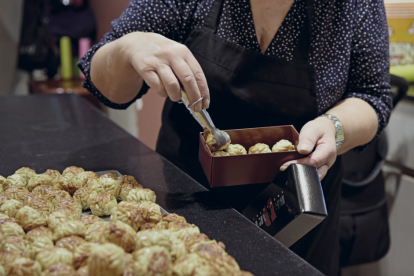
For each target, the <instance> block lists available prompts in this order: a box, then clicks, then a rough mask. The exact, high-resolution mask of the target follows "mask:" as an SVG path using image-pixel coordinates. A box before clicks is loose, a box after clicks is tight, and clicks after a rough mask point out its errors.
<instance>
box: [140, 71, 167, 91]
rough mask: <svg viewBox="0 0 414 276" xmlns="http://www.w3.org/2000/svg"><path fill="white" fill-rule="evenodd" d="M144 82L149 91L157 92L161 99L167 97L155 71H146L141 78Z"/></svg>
mask: <svg viewBox="0 0 414 276" xmlns="http://www.w3.org/2000/svg"><path fill="white" fill-rule="evenodd" d="M142 78H143V79H144V81H145V82H146V83H147V85H148V86H149V87H150V89H151V90H154V91H156V92H157V94H158V95H160V96H161V97H168V94H167V91H166V90H165V88H164V84H163V83H162V80H161V78H160V77H159V76H158V74H157V73H156V72H155V71H148V72H146V73H145V75H143V76H142Z"/></svg>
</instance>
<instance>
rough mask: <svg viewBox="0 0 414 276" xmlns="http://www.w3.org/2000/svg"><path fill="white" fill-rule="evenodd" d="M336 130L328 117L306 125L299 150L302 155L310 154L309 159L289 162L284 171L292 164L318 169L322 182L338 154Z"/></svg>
mask: <svg viewBox="0 0 414 276" xmlns="http://www.w3.org/2000/svg"><path fill="white" fill-rule="evenodd" d="M335 136H336V130H335V126H334V124H333V123H332V121H331V120H330V119H328V118H326V117H318V118H316V119H315V120H312V121H309V122H308V123H307V124H305V125H304V126H303V128H302V130H301V131H300V134H299V144H298V146H297V150H298V151H299V153H301V154H308V153H310V152H312V150H313V149H315V151H313V152H312V153H311V154H309V155H308V156H307V157H305V158H302V159H298V160H294V161H289V162H286V163H285V164H283V165H282V166H281V167H280V170H281V171H284V170H285V169H286V168H287V167H288V166H289V165H290V164H292V163H297V164H304V165H309V166H313V167H316V168H317V169H318V174H319V178H320V179H321V180H322V179H323V178H324V177H325V175H326V173H327V172H328V170H329V168H330V167H331V166H332V165H333V164H334V163H335V160H336V156H337V152H336V141H335Z"/></svg>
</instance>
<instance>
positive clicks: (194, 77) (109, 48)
mask: <svg viewBox="0 0 414 276" xmlns="http://www.w3.org/2000/svg"><path fill="white" fill-rule="evenodd" d="M91 79H92V82H93V83H94V85H95V87H96V88H97V89H98V90H99V91H100V92H101V93H102V94H103V95H104V96H105V97H106V98H108V99H109V100H110V101H112V102H114V103H119V104H122V103H128V102H130V101H131V100H132V99H134V97H135V96H136V95H137V93H138V91H139V90H140V89H141V87H142V84H143V82H144V81H145V82H146V83H147V84H148V86H149V87H150V91H154V92H157V93H158V94H159V95H161V96H163V97H170V99H171V100H172V101H175V102H177V101H179V100H180V99H181V88H180V83H181V84H182V85H183V87H184V91H185V92H186V93H187V97H188V100H189V101H190V103H194V102H195V101H197V100H198V99H200V97H201V96H202V97H204V99H203V101H201V102H199V103H197V104H196V105H194V106H193V107H192V109H193V110H194V111H196V112H199V111H200V110H201V109H202V108H208V107H209V105H210V94H209V91H208V86H207V81H206V78H205V76H204V73H203V70H202V69H201V67H200V65H199V64H198V62H197V60H196V59H195V58H194V56H193V54H192V53H191V52H190V50H189V49H188V48H187V47H186V46H184V45H182V44H180V43H177V42H175V41H172V40H170V39H168V38H166V37H164V36H162V35H159V34H155V33H144V32H132V33H129V34H127V35H124V36H123V37H121V38H119V39H117V40H115V41H112V42H110V43H107V44H105V45H104V46H102V47H101V48H100V49H99V50H98V51H97V52H96V53H95V55H94V57H93V59H92V63H91Z"/></svg>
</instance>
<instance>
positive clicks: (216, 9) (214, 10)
mask: <svg viewBox="0 0 414 276" xmlns="http://www.w3.org/2000/svg"><path fill="white" fill-rule="evenodd" d="M222 2H223V0H214V2H213V5H212V6H211V9H210V11H209V13H208V15H207V18H206V20H205V21H204V27H205V28H207V29H209V30H210V31H212V32H213V33H215V32H216V30H217V27H218V24H219V20H220V14H221V7H222V6H223V5H222V4H223V3H222Z"/></svg>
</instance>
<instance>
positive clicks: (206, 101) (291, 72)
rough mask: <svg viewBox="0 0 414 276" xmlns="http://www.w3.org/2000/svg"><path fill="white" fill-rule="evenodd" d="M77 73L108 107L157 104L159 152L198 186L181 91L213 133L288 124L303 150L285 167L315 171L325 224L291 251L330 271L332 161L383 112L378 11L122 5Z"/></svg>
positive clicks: (383, 53) (281, 3)
mask: <svg viewBox="0 0 414 276" xmlns="http://www.w3.org/2000/svg"><path fill="white" fill-rule="evenodd" d="M181 43H183V44H181ZM79 66H80V68H81V69H82V71H83V72H84V73H85V75H86V80H85V87H86V88H88V89H89V90H90V91H91V92H92V93H94V94H95V95H96V96H97V97H98V98H99V99H100V100H101V101H102V102H103V103H105V104H107V105H109V106H111V107H113V108H126V107H127V106H128V105H130V104H131V103H132V102H134V101H135V100H136V99H137V98H139V97H141V96H142V95H143V94H145V93H147V91H148V93H155V92H156V93H158V94H159V95H160V96H163V97H167V99H166V103H165V106H164V110H163V119H162V122H163V124H162V128H161V130H160V134H159V138H158V142H157V151H158V152H159V153H160V154H162V155H164V156H165V157H166V158H167V159H169V160H170V161H172V162H173V163H174V164H176V165H177V166H179V167H180V168H181V169H183V170H184V171H186V172H187V173H189V174H190V175H191V176H192V177H193V178H195V179H196V180H198V181H199V182H200V183H204V184H205V176H204V173H203V171H202V169H201V166H200V164H199V162H198V159H197V155H198V132H199V131H200V127H199V125H198V124H197V122H196V121H195V120H194V119H193V118H192V116H191V115H190V114H189V113H188V111H187V110H186V109H185V107H184V106H182V105H179V104H177V101H179V100H180V98H181V96H180V84H181V85H182V86H183V88H184V90H185V91H186V93H187V95H188V98H189V101H190V103H194V102H196V101H198V100H199V99H200V98H201V97H203V100H202V101H199V102H198V103H197V104H195V105H194V107H193V110H194V111H195V112H198V111H200V110H201V109H202V108H209V113H210V115H211V117H212V119H213V121H214V122H215V124H216V125H217V126H218V127H219V128H221V129H235V128H248V127H261V126H271V125H286V124H293V125H295V127H296V128H297V129H298V130H299V129H300V130H301V131H300V138H299V144H298V150H299V152H300V153H302V154H307V153H310V152H312V151H313V152H312V153H311V154H310V155H309V156H308V157H306V158H303V159H300V160H295V161H291V162H297V163H302V164H307V165H311V166H315V167H317V169H318V172H319V176H320V178H321V179H323V181H322V187H323V190H324V195H325V198H326V204H327V208H328V213H329V216H328V218H327V219H326V220H325V221H324V222H323V223H321V224H320V225H319V226H318V227H317V228H315V229H314V230H313V231H311V232H310V233H308V234H307V235H306V236H305V237H304V238H302V239H301V240H300V241H298V242H297V243H296V244H295V245H293V246H292V247H291V249H292V250H294V251H295V252H296V253H297V254H299V255H300V256H302V257H303V258H305V259H306V260H307V261H308V262H310V263H311V264H312V265H314V266H315V267H316V268H318V269H319V270H321V271H322V272H323V273H325V274H327V275H336V274H337V273H338V259H339V252H338V251H339V246H338V243H339V241H338V240H339V239H338V222H339V220H338V218H339V195H340V183H341V178H342V177H341V172H342V171H341V163H340V158H338V159H337V155H340V154H342V153H344V152H346V151H347V150H349V149H352V148H355V147H358V146H362V145H365V144H367V143H369V142H370V141H371V140H372V139H373V138H374V137H376V136H378V135H379V134H380V133H381V131H382V130H383V128H384V127H385V125H386V124H387V122H388V118H389V114H390V109H391V108H392V103H391V99H390V91H391V90H390V86H389V83H388V66H389V65H388V34H387V24H386V19H385V12H384V6H383V3H382V2H381V1H375V0H372V1H369V0H366V1H359V2H356V3H355V2H352V1H349V2H343V1H324V0H295V1H293V0H251V1H250V2H249V1H246V0H245V1H234V0H221V1H213V0H185V1H184V0H181V1H180V0H176V1H157V0H147V1H139V0H132V1H131V2H130V4H129V5H128V7H127V9H126V10H125V12H124V13H123V14H122V15H121V17H120V18H119V19H117V20H114V21H113V22H112V30H111V31H110V32H109V33H107V34H106V35H105V37H104V38H103V39H102V41H101V42H100V43H99V44H97V45H95V46H94V47H93V48H92V49H91V50H90V51H89V52H88V53H87V54H86V55H85V57H83V59H82V60H81V61H80V63H79ZM322 114H330V115H333V116H329V117H328V116H322V117H320V116H319V115H322ZM334 123H335V124H334ZM341 125H342V127H343V132H344V135H345V139H344V140H343V141H341V139H339V138H340V137H339V136H340V135H341V134H342V132H341V128H340V126H341ZM336 159H337V161H336V162H335V160H336ZM291 162H288V163H286V164H284V165H283V166H282V167H281V168H280V169H281V170H284V169H285V168H286V167H287V166H288V165H289V163H291ZM328 170H329V171H328ZM236 191H237V192H233V195H235V196H237V195H238V193H243V188H241V189H239V190H236ZM217 192H218V193H220V191H217Z"/></svg>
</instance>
